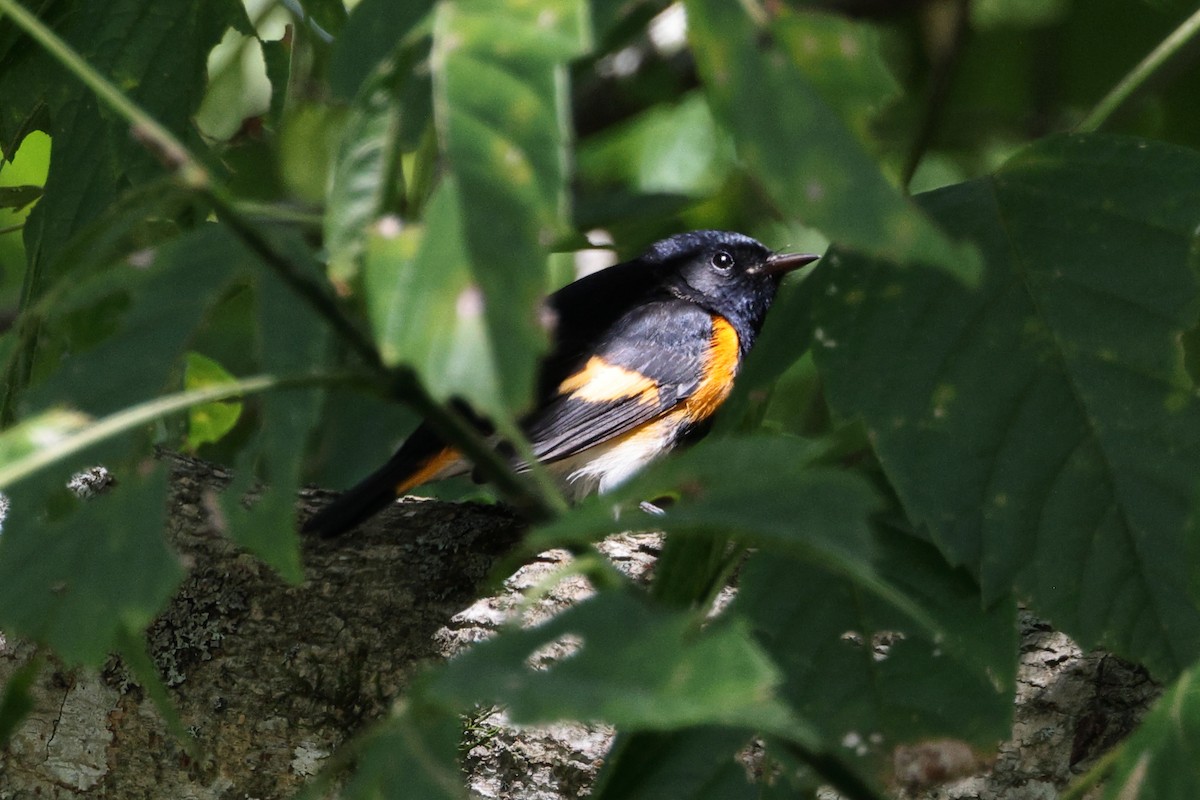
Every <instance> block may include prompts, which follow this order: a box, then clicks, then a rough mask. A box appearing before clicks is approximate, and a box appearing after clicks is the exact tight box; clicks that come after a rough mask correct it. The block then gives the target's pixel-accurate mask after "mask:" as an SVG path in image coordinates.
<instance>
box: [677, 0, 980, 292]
mask: <svg viewBox="0 0 1200 800" xmlns="http://www.w3.org/2000/svg"><path fill="white" fill-rule="evenodd" d="M687 10H688V31H689V36H690V37H691V40H692V49H693V51H694V52H695V55H696V63H697V66H698V68H699V70H700V74H701V77H702V78H703V81H704V85H705V88H706V90H707V91H708V95H709V99H710V102H711V103H712V105H713V108H714V110H715V111H716V114H717V117H718V118H719V119H720V120H721V121H722V122H723V123H724V125H725V126H726V127H727V128H728V129H729V130H730V131H731V132H732V133H733V136H734V141H735V144H736V146H737V148H738V153H739V154H740V155H741V156H742V158H743V159H744V160H745V162H746V165H747V167H748V168H749V169H750V170H751V172H752V173H753V174H754V176H755V177H756V178H757V179H758V180H759V181H761V182H762V184H763V186H764V187H765V188H766V190H767V192H768V193H769V194H770V195H771V199H772V200H773V201H774V202H775V204H776V205H777V206H778V207H779V208H780V209H781V210H783V211H784V212H785V213H787V214H790V215H794V216H795V217H797V218H798V219H799V220H801V221H802V222H804V223H805V224H806V225H810V226H812V227H815V228H818V229H819V230H820V231H821V232H822V233H824V234H825V235H827V236H828V237H829V238H830V239H833V240H834V241H837V242H839V243H840V244H841V245H842V246H844V247H846V248H851V249H854V250H857V251H860V252H865V253H871V254H874V255H878V256H883V257H887V258H891V259H893V260H895V261H898V262H901V263H911V262H922V263H927V264H932V265H936V266H938V267H941V268H943V269H945V270H948V271H950V272H951V273H953V274H955V275H958V276H960V277H966V278H972V277H973V276H975V275H977V274H978V271H979V257H978V254H976V253H974V252H973V251H972V250H971V248H970V247H969V246H967V245H964V244H960V243H955V242H952V241H951V240H950V239H949V238H947V236H946V235H945V234H944V233H942V232H941V231H939V230H938V228H937V227H935V226H934V224H933V223H932V222H931V221H930V220H929V218H928V217H926V216H925V215H924V214H922V213H921V212H920V211H919V210H918V209H917V208H916V207H915V206H914V205H912V204H911V203H910V202H908V201H907V200H906V199H905V198H904V197H902V196H901V194H900V192H899V191H898V190H897V189H895V188H894V187H892V186H890V185H889V184H888V182H887V180H886V179H885V178H884V176H883V174H882V173H881V172H880V171H879V168H878V166H877V165H876V164H875V163H874V162H873V160H872V158H871V157H870V155H869V154H868V153H867V152H866V150H864V149H863V147H862V146H861V145H860V144H859V143H858V142H857V141H856V140H855V137H854V135H853V134H852V133H851V132H850V129H849V128H847V126H846V123H845V122H843V120H842V118H841V117H840V116H839V114H838V111H837V110H835V106H834V105H832V104H831V103H830V102H829V101H827V100H826V99H825V98H824V97H823V96H822V94H821V92H820V91H818V89H817V86H819V85H824V86H825V87H826V88H827V89H831V88H833V86H835V85H836V82H834V81H831V80H830V79H829V77H828V76H818V78H817V80H816V81H814V80H812V79H810V78H809V77H808V75H806V74H805V72H804V71H803V70H802V69H801V68H800V66H798V65H797V63H796V62H795V61H794V60H793V57H792V55H791V54H789V53H788V52H781V51H780V50H779V49H778V48H776V47H773V46H771V47H767V48H763V49H760V48H758V47H755V46H751V45H750V44H749V43H750V42H755V41H758V40H759V38H760V33H761V31H759V30H756V28H755V25H754V24H753V23H752V22H751V20H750V18H749V17H748V16H747V13H746V11H745V10H744V9H743V8H742V6H741V5H740V4H738V3H729V2H726V1H725V0H690V2H688V3H687ZM778 14H779V21H777V22H776V23H775V27H778V31H777V32H776V31H775V28H774V27H773V28H771V29H769V30H768V31H767V32H771V33H777V35H778V36H779V37H780V39H781V40H782V41H784V42H790V41H791V40H793V39H796V38H798V37H800V38H802V37H803V32H802V31H800V30H799V29H798V28H797V26H796V25H795V24H793V23H792V22H791V21H790V17H789V16H788V12H787V11H786V9H784V8H782V7H779V8H778ZM800 44H801V47H799V48H797V51H798V52H802V51H803V46H802V45H803V42H802V41H801V43H800ZM857 58H858V60H861V61H863V62H868V61H872V62H873V57H872V56H870V55H869V54H868V52H867V51H866V50H865V49H864V50H863V51H861V52H860V53H859V54H858V56H857ZM848 60H853V59H848ZM862 69H863V71H864V73H865V72H866V70H867V67H866V66H864V67H862ZM868 80H870V79H868Z"/></svg>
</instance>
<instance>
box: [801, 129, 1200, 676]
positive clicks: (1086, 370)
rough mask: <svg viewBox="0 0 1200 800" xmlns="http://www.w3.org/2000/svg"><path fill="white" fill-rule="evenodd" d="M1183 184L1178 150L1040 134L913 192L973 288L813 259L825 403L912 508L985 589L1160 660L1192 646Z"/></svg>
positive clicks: (1195, 636) (1190, 295) (1189, 232)
mask: <svg viewBox="0 0 1200 800" xmlns="http://www.w3.org/2000/svg"><path fill="white" fill-rule="evenodd" d="M1197 186H1200V156H1197V154H1195V153H1194V152H1191V151H1186V150H1182V149H1178V148H1173V147H1169V146H1165V145H1159V144H1152V143H1150V142H1145V141H1136V140H1129V139H1119V138H1114V137H1104V136H1069V137H1056V138H1053V139H1050V140H1047V141H1045V142H1042V143H1040V144H1038V145H1037V146H1034V147H1032V148H1030V149H1029V150H1027V151H1025V152H1024V153H1022V154H1021V155H1019V156H1017V157H1016V158H1014V159H1013V160H1012V161H1010V162H1009V163H1007V164H1006V165H1005V166H1004V167H1003V168H1002V169H1001V170H1000V171H999V172H997V173H996V175H995V176H993V177H992V178H990V179H985V180H980V181H976V182H973V183H969V184H964V185H961V186H957V187H953V188H950V189H946V190H944V191H940V192H936V193H934V194H932V195H929V196H927V197H926V198H924V205H925V206H926V208H928V209H929V211H930V213H932V214H933V215H934V216H935V217H936V218H938V219H939V220H940V221H941V222H942V224H944V225H945V226H946V227H947V228H948V229H950V230H952V231H954V232H955V233H957V234H959V235H964V236H969V237H970V238H971V239H972V240H974V241H975V243H976V244H977V245H978V247H979V248H980V250H981V252H983V253H984V255H985V258H986V265H987V266H986V270H985V272H984V276H983V280H982V283H981V284H980V286H979V287H978V288H977V289H976V290H974V291H972V290H968V289H966V288H964V287H963V286H961V285H960V284H956V283H954V282H951V281H947V280H945V279H944V278H943V277H942V276H939V275H936V274H933V273H930V272H924V271H911V270H910V271H902V270H895V269H890V268H888V267H887V266H886V265H883V264H880V263H873V262H869V261H867V260H866V259H863V258H856V257H851V256H849V255H847V254H837V255H835V256H832V257H828V258H826V259H825V261H824V262H823V264H822V266H821V267H820V268H818V270H817V271H816V274H815V276H814V279H815V280H817V281H818V282H819V285H818V286H817V287H816V290H817V291H816V297H817V301H816V303H815V307H814V312H813V313H814V323H815V325H816V339H817V342H818V346H817V351H816V355H817V359H818V366H819V367H820V369H821V372H822V374H823V376H824V377H825V380H826V382H827V386H828V394H829V399H830V402H831V404H832V406H833V408H834V409H835V410H836V411H837V412H839V413H841V414H844V415H847V416H850V415H858V416H861V417H862V418H863V420H864V422H865V423H866V426H867V428H868V431H869V434H870V436H871V438H872V441H873V443H874V445H875V448H876V452H877V453H878V455H879V458H880V460H881V462H882V464H883V467H884V468H885V470H886V471H887V474H888V476H889V478H890V479H891V481H892V483H893V485H894V486H895V487H896V489H897V491H898V493H899V495H900V498H901V500H902V501H903V503H904V506H905V508H906V509H907V511H908V514H909V516H910V518H912V519H913V520H914V521H915V522H917V523H919V524H921V525H926V526H928V527H929V529H930V532H931V535H932V536H933V538H934V540H935V542H936V543H937V544H938V546H939V547H940V548H941V550H942V551H943V552H944V553H945V554H946V555H947V557H948V558H949V559H950V560H951V561H952V562H953V563H955V564H965V565H968V566H969V567H970V568H971V570H972V571H973V572H974V573H975V574H977V575H978V576H979V580H980V581H981V584H982V586H983V590H984V598H985V600H987V601H990V600H993V599H995V598H997V597H1001V596H1004V595H1006V594H1007V593H1009V592H1010V591H1012V589H1013V588H1014V587H1015V588H1016V589H1017V590H1018V591H1019V592H1021V593H1023V594H1026V595H1028V596H1029V597H1030V600H1031V603H1032V605H1033V606H1034V608H1036V610H1037V611H1038V612H1039V613H1041V614H1044V615H1047V616H1049V617H1050V618H1051V619H1052V620H1053V621H1054V622H1055V624H1057V625H1058V626H1060V627H1061V628H1062V629H1064V630H1065V631H1067V632H1068V633H1070V634H1071V635H1072V636H1073V637H1075V638H1076V639H1077V640H1078V641H1079V642H1080V644H1081V645H1082V646H1084V647H1091V646H1094V645H1097V644H1103V645H1105V646H1107V647H1110V648H1111V649H1114V650H1116V651H1117V652H1119V653H1121V654H1123V655H1125V656H1127V657H1130V658H1133V659H1137V660H1142V661H1144V662H1145V663H1146V664H1147V665H1149V666H1150V667H1151V668H1152V669H1153V670H1155V671H1156V672H1157V673H1158V674H1160V675H1164V676H1169V675H1172V674H1174V673H1176V672H1178V671H1179V670H1180V669H1182V668H1183V667H1185V666H1186V665H1188V664H1190V663H1191V662H1192V661H1193V660H1194V659H1195V658H1196V657H1197V656H1200V608H1198V607H1197V602H1196V595H1195V593H1194V590H1193V588H1192V587H1194V586H1195V585H1196V583H1195V581H1196V567H1195V566H1194V565H1195V561H1194V559H1193V558H1191V557H1190V556H1189V555H1185V554H1194V553H1195V552H1197V551H1196V550H1195V546H1196V543H1197V532H1196V530H1195V520H1196V492H1195V476H1196V475H1197V474H1200V403H1198V401H1197V398H1196V390H1195V386H1194V385H1193V383H1192V381H1191V380H1190V378H1189V377H1188V376H1187V374H1186V372H1185V370H1184V369H1183V353H1182V348H1181V346H1180V337H1181V334H1182V333H1183V332H1184V331H1186V330H1189V329H1191V328H1192V327H1194V326H1195V324H1196V316H1197V313H1196V312H1197V307H1198V306H1197V285H1198V281H1197V276H1196V274H1195V272H1194V270H1193V268H1192V267H1190V266H1189V259H1190V257H1191V256H1190V251H1191V246H1192V241H1193V231H1194V228H1195V220H1196V218H1197V209H1198V208H1200V190H1198V189H1197Z"/></svg>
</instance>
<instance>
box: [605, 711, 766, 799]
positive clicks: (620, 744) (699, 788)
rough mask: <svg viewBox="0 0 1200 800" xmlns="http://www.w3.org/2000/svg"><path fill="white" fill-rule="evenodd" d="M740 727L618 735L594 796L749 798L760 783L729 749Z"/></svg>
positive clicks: (737, 743)
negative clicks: (750, 778)
mask: <svg viewBox="0 0 1200 800" xmlns="http://www.w3.org/2000/svg"><path fill="white" fill-rule="evenodd" d="M747 740H748V737H747V734H746V732H745V731H744V730H737V729H735V728H717V727H705V728H689V729H686V730H682V731H670V732H666V733H661V732H657V731H643V732H640V733H635V734H632V735H625V736H620V737H618V739H617V741H616V743H615V744H614V745H613V748H612V750H611V751H610V752H609V755H608V757H607V758H605V760H604V767H603V769H602V771H601V773H600V775H599V777H598V778H597V779H596V785H595V787H594V789H593V792H592V795H591V797H593V798H595V800H651V798H657V797H688V798H694V800H737V798H745V800H752V798H757V797H758V796H759V791H760V788H761V787H759V786H755V785H754V784H752V783H751V782H750V781H749V780H748V779H747V776H746V768H745V766H743V765H742V764H741V763H739V762H738V761H737V760H736V759H735V758H734V754H735V753H736V752H737V751H738V750H740V749H741V748H743V747H745V746H746V744H747Z"/></svg>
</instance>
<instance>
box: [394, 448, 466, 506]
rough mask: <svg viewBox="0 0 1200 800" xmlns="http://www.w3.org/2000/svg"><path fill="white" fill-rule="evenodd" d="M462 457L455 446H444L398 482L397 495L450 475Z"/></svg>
mask: <svg viewBox="0 0 1200 800" xmlns="http://www.w3.org/2000/svg"><path fill="white" fill-rule="evenodd" d="M460 459H461V456H459V454H458V451H457V450H455V449H454V448H453V447H445V448H442V450H441V451H439V452H437V453H435V454H434V455H432V456H430V458H429V460H428V461H426V462H425V463H424V464H422V465H421V467H420V468H419V469H418V470H417V471H416V472H414V473H412V474H411V475H409V476H408V477H407V478H405V479H404V480H402V481H400V482H399V483H397V484H396V496H397V497H400V496H401V495H404V494H407V493H408V490H409V489H413V488H415V487H417V486H420V485H421V484H423V483H429V482H430V481H435V480H437V479H438V478H448V477H450V474H451V473H452V472H453V470H454V468H455V467H457V466H458V465H459V461H460Z"/></svg>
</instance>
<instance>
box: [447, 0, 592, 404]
mask: <svg viewBox="0 0 1200 800" xmlns="http://www.w3.org/2000/svg"><path fill="white" fill-rule="evenodd" d="M587 23H588V15H587V6H586V4H585V3H583V2H580V0H539V1H538V2H531V3H525V4H521V5H513V4H509V3H502V2H497V0H462V1H461V2H445V3H440V4H438V6H437V11H436V13H435V24H434V47H433V54H432V58H431V63H432V66H433V89H434V121H435V125H436V126H437V129H438V133H439V135H440V137H441V141H442V142H444V146H445V153H446V157H447V160H448V167H449V171H450V174H451V175H452V176H453V177H454V179H455V180H456V181H457V184H458V190H459V193H458V198H457V199H458V205H459V207H460V213H461V217H462V224H463V231H464V237H465V242H466V252H467V255H468V257H469V263H470V265H471V270H472V273H473V275H474V279H475V281H476V282H477V283H478V285H479V287H480V289H481V290H482V301H483V302H482V304H481V306H482V318H483V320H484V323H485V325H486V329H487V331H488V332H489V334H490V336H491V337H492V339H493V340H495V341H497V342H503V343H504V346H503V347H500V348H498V349H497V352H496V354H495V355H496V358H497V360H498V364H499V370H498V374H499V377H500V381H501V383H500V386H499V390H500V396H501V397H502V398H503V401H504V404H505V406H506V407H507V408H508V409H512V410H519V409H521V408H524V407H525V406H526V405H527V404H528V402H529V398H530V397H531V394H532V391H533V385H534V377H535V370H536V360H537V355H538V353H539V351H540V350H542V349H543V348H544V347H545V344H546V336H545V332H544V331H543V330H542V328H541V326H540V324H539V319H538V313H537V309H538V307H539V304H540V303H541V302H542V299H543V296H544V295H545V293H546V290H547V288H548V287H547V280H546V262H547V256H548V248H549V246H550V245H551V244H552V243H553V242H554V241H555V240H556V239H558V238H559V237H560V235H561V234H562V233H563V232H564V231H565V230H566V227H567V212H566V177H567V175H566V144H567V138H568V137H567V129H568V120H569V113H570V111H569V107H568V103H567V99H566V96H565V92H564V91H563V86H564V72H563V71H564V68H565V67H564V62H565V61H567V60H568V59H570V58H573V57H575V56H577V55H579V54H580V53H582V52H583V50H584V49H585V48H586V47H587V45H588V32H587Z"/></svg>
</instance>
